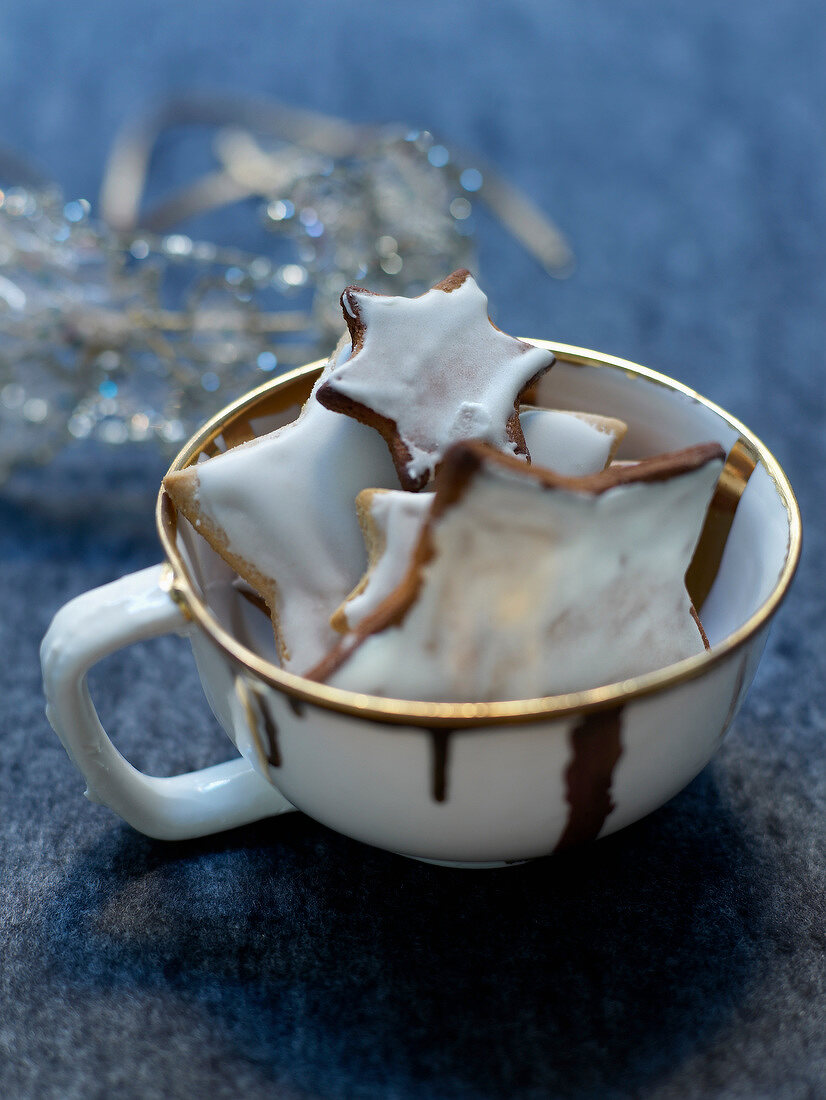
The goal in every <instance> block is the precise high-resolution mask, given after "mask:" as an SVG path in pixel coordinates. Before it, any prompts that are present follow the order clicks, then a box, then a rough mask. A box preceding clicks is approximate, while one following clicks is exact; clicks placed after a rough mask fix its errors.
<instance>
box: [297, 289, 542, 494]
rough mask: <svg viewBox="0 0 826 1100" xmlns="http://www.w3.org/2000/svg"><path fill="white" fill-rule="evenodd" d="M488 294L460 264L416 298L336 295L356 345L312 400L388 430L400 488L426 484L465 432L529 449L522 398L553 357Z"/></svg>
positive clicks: (514, 449)
mask: <svg viewBox="0 0 826 1100" xmlns="http://www.w3.org/2000/svg"><path fill="white" fill-rule="evenodd" d="M487 301H488V300H487V297H486V296H485V295H484V294H483V293H482V291H481V290H480V289H479V287H478V286H477V285H476V282H475V280H474V279H473V277H472V276H471V274H470V272H468V271H465V270H461V271H455V272H454V273H453V274H452V275H449V276H448V277H447V278H446V279H444V280H442V282H440V283H437V284H436V286H435V287H433V289H432V290H429V291H427V293H426V294H422V295H421V296H420V297H418V298H401V297H393V296H390V295H385V294H374V293H373V292H371V291H369V290H363V289H361V288H360V287H348V288H347V289H346V290H345V291H344V293H343V294H342V296H341V304H342V309H343V311H344V318H345V320H346V322H347V326H348V328H349V330H350V337H351V340H352V346H353V350H352V354H351V356H350V358H349V359H348V360H347V361H346V362H344V363H341V364H339V365H338V366H336V367H335V368H334V369H333V370H332V371H331V372H330V374H329V376H328V378H327V379H326V380H325V382H324V384H323V385H322V386H320V387H319V390H318V400H319V401H320V402H321V404H322V405H325V406H326V407H327V408H328V409H333V410H335V411H337V412H343V413H347V414H348V415H349V416H352V417H354V418H355V419H356V420H361V421H362V422H363V423H365V424H370V425H372V426H373V427H374V428H376V429H377V430H378V431H379V432H380V433H381V434H382V435H383V436H384V439H385V440H386V442H387V445H388V447H389V448H390V454H391V456H392V458H393V462H394V464H395V467H396V471H397V473H398V475H399V481H400V482H401V485H402V488H404V489H409V490H414V491H417V490H419V489H423V488H424V487H425V486H426V485H427V483H428V482H429V481H430V480H431V478H432V477H433V474H434V472H435V470H436V467H437V466H438V464H439V463H440V462H441V460H442V457H443V455H444V453H445V451H446V450H447V449H448V447H450V446H451V444H453V443H456V442H458V441H459V440H462V439H479V440H484V441H485V442H487V443H490V444H491V445H492V446H494V447H496V448H498V449H499V450H502V451H507V452H510V453H511V454H512V455H526V454H527V449H526V447H525V440H524V437H523V435H522V429H521V428H520V426H519V414H518V405H519V399H520V396H521V395H522V394H523V393H524V392H525V391H526V390H527V389H528V388H529V387H530V386H531V385H533V383H534V382H536V381H537V379H538V378H539V377H541V375H542V374H544V372H545V371H547V370H548V369H549V368H550V367H551V365H552V364H553V362H554V357H553V355H552V354H551V353H550V352H548V351H543V350H542V349H540V348H536V347H533V346H532V345H531V344H527V343H525V342H524V341H522V340H516V339H514V338H513V337H512V336H507V335H506V334H505V333H504V332H502V331H501V330H500V329H498V328H497V327H496V326H495V325H494V324H493V323H492V322H491V321H490V319H489V317H488V312H487Z"/></svg>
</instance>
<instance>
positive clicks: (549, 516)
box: [310, 443, 725, 701]
mask: <svg viewBox="0 0 826 1100" xmlns="http://www.w3.org/2000/svg"><path fill="white" fill-rule="evenodd" d="M724 457H725V455H724V452H723V450H722V448H721V447H719V446H718V445H717V444H716V443H709V444H701V445H698V446H695V447H689V448H687V449H685V450H682V451H675V452H673V453H671V454H667V455H660V456H657V457H656V458H648V459H644V460H642V461H641V462H639V463H637V464H636V465H635V466H631V467H620V468H617V467H609V468H608V469H607V470H604V471H603V472H602V473H599V474H595V475H593V476H590V477H582V478H564V477H560V476H558V475H555V474H553V473H552V472H550V471H548V470H544V469H541V468H539V467H531V466H527V465H525V464H524V463H522V462H519V461H518V460H517V459H515V458H513V457H512V456H509V455H504V454H501V453H499V452H497V451H495V450H494V449H493V448H491V447H489V446H486V445H484V444H480V443H460V444H457V445H456V446H455V447H453V448H452V449H451V450H450V451H449V452H448V454H447V455H446V456H445V459H444V462H443V465H442V468H441V471H440V474H439V477H438V479H437V486H436V495H435V498H434V501H433V505H432V507H431V510H430V516H429V518H428V521H427V523H426V524H425V526H424V529H423V531H422V533H421V536H420V538H419V541H418V543H417V545H416V548H415V550H414V553H413V556H412V558H411V561H410V564H409V567H408V569H407V572H406V574H405V576H404V578H403V580H402V581H401V583H400V584H399V585H398V586H397V588H396V589H395V590H394V591H393V593H391V595H390V596H389V597H387V599H386V600H385V601H384V602H383V604H381V605H380V606H379V607H378V608H377V609H376V610H375V611H374V612H373V613H372V614H371V615H369V616H368V617H367V618H366V619H365V620H364V621H363V622H362V623H361V624H360V625H359V627H358V628H357V630H355V631H354V632H353V633H351V634H350V635H349V636H347V637H346V638H345V639H343V640H342V642H341V643H340V644H339V645H338V646H337V647H336V648H335V649H334V650H333V651H332V652H331V654H330V655H329V656H328V658H327V659H326V660H324V661H322V662H321V663H320V664H319V665H318V666H317V667H316V668H315V669H314V670H312V672H311V673H310V675H311V676H312V677H313V678H314V679H318V680H323V681H325V682H327V683H330V684H332V685H333V686H335V687H341V688H347V689H350V690H353V691H359V692H367V693H369V694H375V695H385V696H390V697H395V698H403V699H426V700H434V701H442V700H451V701H471V700H472V701H477V700H505V699H519V698H536V697H540V696H544V695H551V694H558V693H564V692H571V691H579V690H584V689H587V688H593V687H597V686H599V685H601V684H607V683H614V682H616V681H618V680H623V679H626V678H628V677H632V676H638V675H640V674H642V673H645V672H650V671H653V670H654V669H658V668H662V667H664V666H665V665H668V664H671V663H673V662H675V661H679V660H682V659H683V658H686V657H690V656H692V655H693V654H696V653H700V652H702V651H703V647H704V645H705V644H707V643H706V642H705V638H704V635H703V634H702V628H701V627H700V625H699V621H698V620H697V618H696V613H695V612H694V609H693V608H692V606H691V602H690V600H689V597H688V594H687V592H686V588H685V580H684V577H685V572H686V569H687V567H688V564H689V562H690V560H691V555H692V552H693V550H694V546H695V544H696V542H697V539H698V538H699V535H700V531H701V528H702V525H703V519H704V516H705V513H706V510H707V507H708V503H709V500H710V499H711V496H712V494H713V492H714V488H715V486H716V483H717V479H718V477H719V473H720V470H721V469H722V465H723V460H724Z"/></svg>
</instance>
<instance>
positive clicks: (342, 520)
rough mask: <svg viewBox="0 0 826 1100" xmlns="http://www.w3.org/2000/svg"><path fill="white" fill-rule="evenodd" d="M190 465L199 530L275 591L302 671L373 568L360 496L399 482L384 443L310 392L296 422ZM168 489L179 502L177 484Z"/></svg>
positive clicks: (286, 649) (291, 654) (280, 622)
mask: <svg viewBox="0 0 826 1100" xmlns="http://www.w3.org/2000/svg"><path fill="white" fill-rule="evenodd" d="M192 469H193V470H194V472H195V474H196V476H197V500H196V504H197V508H198V509H199V514H198V517H197V519H196V520H195V523H196V525H197V526H198V527H199V530H201V531H202V533H204V534H205V535H207V537H209V536H210V534H211V535H212V540H211V541H213V545H215V547H216V549H217V550H218V552H219V553H221V554H223V555H224V556H229V557H230V559H231V561H232V564H233V565H234V566H235V567H236V568H237V569H238V572H239V573H240V574H241V575H242V576H244V575H245V574H246V576H247V579H248V580H250V581H251V582H252V583H253V585H254V586H255V587H256V588H258V589H259V590H261V589H262V587H269V588H270V592H269V593H268V592H262V594H263V595H265V596H267V597H268V599H270V598H271V597H272V595H273V593H274V604H275V606H274V607H272V606H271V610H272V611H273V612H274V615H273V620H274V623H275V625H276V634H277V636H278V638H279V641H280V643H281V649H282V660H283V664H284V667H285V668H288V669H290V670H291V671H295V672H298V673H302V672H304V671H306V670H307V669H308V668H309V667H310V666H311V665H313V664H314V663H315V662H316V661H318V660H319V658H320V657H321V656H322V655H323V654H324V653H326V652H327V651H328V650H329V649H330V648H331V646H332V645H333V644H334V643H335V641H336V639H337V637H338V635H337V634H336V633H335V632H334V631H333V630H332V629H331V627H330V625H329V619H330V615H331V614H332V613H333V611H335V609H336V608H337V607H338V605H339V604H340V603H341V602H342V600H344V599H345V597H346V596H347V595H348V593H349V592H350V591H351V590H352V588H353V586H354V585H355V584H356V583H357V581H358V579H359V577H360V576H361V575H362V573H363V572H364V569H365V567H366V564H367V556H366V553H365V549H364V542H363V539H362V535H361V531H360V529H359V526H358V522H357V520H356V512H355V498H356V496H357V494H358V493H359V492H360V491H361V490H362V489H364V488H366V487H367V486H381V487H387V488H390V487H395V486H397V485H398V479H397V477H396V474H395V471H394V469H393V465H392V463H391V461H390V458H389V456H388V454H387V448H386V446H385V444H384V441H383V440H382V439H381V437H380V436H379V434H378V433H377V432H375V431H373V429H371V428H368V427H366V426H365V425H363V424H359V423H358V422H357V421H355V420H352V419H351V418H350V417H347V416H341V415H340V414H338V413H334V412H330V411H329V410H328V409H325V408H324V407H323V406H321V405H319V404H318V402H317V401H316V400H315V398H314V397H313V396H311V397H310V398H309V400H308V401H307V403H306V405H305V406H304V409H303V410H302V412H301V415H300V416H299V417H298V419H297V420H295V421H293V422H292V423H291V424H287V425H285V426H284V427H283V428H279V429H278V430H277V431H275V432H273V433H271V434H270V435H267V436H263V437H262V438H260V439H256V440H253V441H251V442H249V443H244V444H242V445H240V446H238V447H235V448H233V449H232V450H230V451H227V452H226V453H225V454H222V455H216V456H215V457H214V458H211V459H209V461H207V462H204V463H200V464H198V465H197V466H196V467H193V468H192ZM183 473H184V474H186V473H187V471H183ZM167 488H168V491H169V492H170V495H172V497H173V499H175V487H174V478H170V479H168V482H167ZM176 503H177V501H176ZM182 510H184V509H182ZM190 518H192V517H190ZM199 521H200V523H199ZM247 566H248V567H250V568H249V569H247V568H246V567H247ZM261 578H264V580H265V581H268V582H271V583H270V584H269V585H264V586H262V584H261V583H260V581H261Z"/></svg>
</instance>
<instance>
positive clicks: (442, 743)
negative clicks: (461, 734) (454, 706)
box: [430, 729, 453, 802]
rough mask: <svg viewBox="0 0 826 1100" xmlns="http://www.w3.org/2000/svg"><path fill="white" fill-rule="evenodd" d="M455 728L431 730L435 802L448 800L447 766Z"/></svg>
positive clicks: (432, 788) (432, 790)
mask: <svg viewBox="0 0 826 1100" xmlns="http://www.w3.org/2000/svg"><path fill="white" fill-rule="evenodd" d="M451 733H453V730H443V729H432V730H431V731H430V738H431V747H432V758H433V774H432V786H431V792H432V795H433V801H434V802H445V801H446V800H447V766H448V761H449V755H450V735H451Z"/></svg>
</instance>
